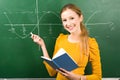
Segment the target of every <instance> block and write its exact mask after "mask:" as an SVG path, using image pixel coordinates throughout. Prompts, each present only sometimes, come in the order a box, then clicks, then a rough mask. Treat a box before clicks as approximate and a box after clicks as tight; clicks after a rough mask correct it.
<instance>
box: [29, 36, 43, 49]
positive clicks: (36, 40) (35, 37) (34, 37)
mask: <svg viewBox="0 0 120 80" xmlns="http://www.w3.org/2000/svg"><path fill="white" fill-rule="evenodd" d="M31 38H32V39H33V41H34V42H35V43H37V44H39V45H40V46H41V47H42V46H44V40H43V39H42V38H41V37H39V36H38V35H36V34H31Z"/></svg>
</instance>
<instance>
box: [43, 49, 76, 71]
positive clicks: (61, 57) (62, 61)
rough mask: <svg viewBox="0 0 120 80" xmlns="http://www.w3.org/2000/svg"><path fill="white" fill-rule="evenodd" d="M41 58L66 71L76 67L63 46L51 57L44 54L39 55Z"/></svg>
mask: <svg viewBox="0 0 120 80" xmlns="http://www.w3.org/2000/svg"><path fill="white" fill-rule="evenodd" d="M41 58H42V59H43V60H45V61H46V62H47V63H48V64H49V65H50V66H51V67H52V68H54V69H59V68H63V69H65V70H67V71H72V70H73V69H76V68H77V67H78V65H77V64H76V63H75V61H74V60H73V59H72V58H71V57H70V56H69V54H67V52H66V51H65V50H64V49H63V48H61V49H60V50H58V52H57V53H56V55H54V57H53V58H52V59H50V58H46V57H44V56H41Z"/></svg>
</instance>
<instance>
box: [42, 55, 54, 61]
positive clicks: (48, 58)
mask: <svg viewBox="0 0 120 80" xmlns="http://www.w3.org/2000/svg"><path fill="white" fill-rule="evenodd" d="M41 58H43V59H46V60H49V61H52V60H51V59H50V58H47V57H44V56H41Z"/></svg>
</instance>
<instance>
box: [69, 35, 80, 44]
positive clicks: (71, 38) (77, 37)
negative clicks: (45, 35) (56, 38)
mask: <svg viewBox="0 0 120 80" xmlns="http://www.w3.org/2000/svg"><path fill="white" fill-rule="evenodd" d="M68 40H69V41H70V42H80V34H70V35H69V37H68Z"/></svg>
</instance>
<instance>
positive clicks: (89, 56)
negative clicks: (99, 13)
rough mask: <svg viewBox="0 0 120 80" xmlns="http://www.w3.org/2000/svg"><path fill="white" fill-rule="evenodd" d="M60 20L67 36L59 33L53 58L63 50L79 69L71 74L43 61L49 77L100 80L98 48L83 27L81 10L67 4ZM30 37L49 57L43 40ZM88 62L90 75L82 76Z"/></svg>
mask: <svg viewBox="0 0 120 80" xmlns="http://www.w3.org/2000/svg"><path fill="white" fill-rule="evenodd" d="M61 20H62V24H63V26H64V29H65V30H67V31H68V32H69V34H62V33H61V34H60V35H59V36H58V38H57V40H56V44H55V48H54V53H53V56H54V55H55V53H56V52H57V51H58V50H59V49H60V48H64V49H65V50H66V51H67V52H68V53H69V55H70V56H71V57H72V58H73V59H74V60H75V61H76V63H77V64H78V66H79V67H78V68H77V69H75V70H73V71H71V72H69V71H67V70H65V69H62V68H60V69H59V70H55V69H53V68H52V67H50V66H49V65H48V64H47V63H46V62H45V61H44V64H45V66H46V68H47V70H48V73H49V75H50V76H54V75H56V74H57V77H56V80H101V78H102V71H101V61H100V54H99V53H100V52H99V47H98V44H97V42H96V40H95V38H91V37H89V35H88V32H87V30H86V28H85V26H84V25H83V15H82V13H81V10H80V9H79V8H78V7H77V6H75V5H74V4H67V5H65V6H64V7H63V8H62V10H61ZM31 37H32V39H33V41H34V42H36V43H37V44H38V45H40V46H41V49H42V51H43V56H45V57H49V54H48V52H47V49H46V46H45V43H44V40H43V39H42V38H40V37H39V36H38V35H35V34H33V35H32V36H31ZM88 62H90V63H91V65H92V66H91V67H92V74H90V75H84V74H85V73H84V70H85V67H86V65H87V63H88Z"/></svg>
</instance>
